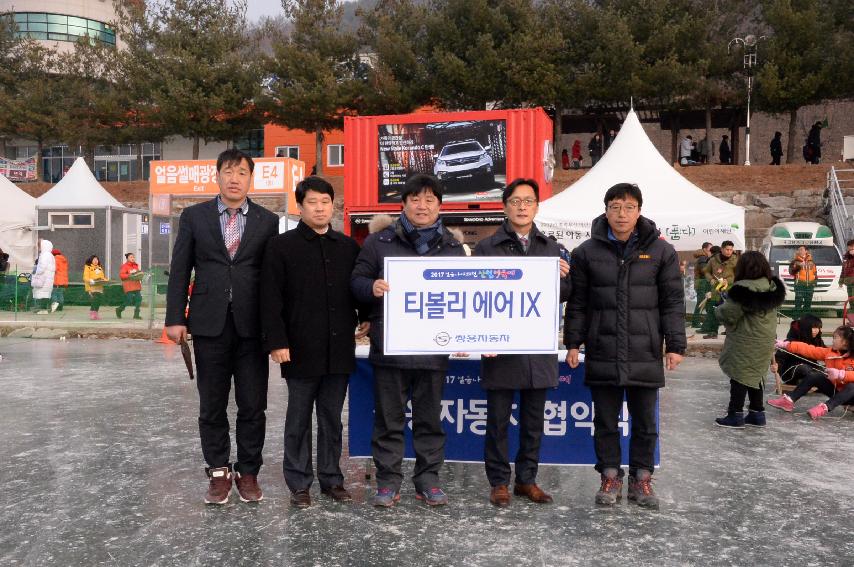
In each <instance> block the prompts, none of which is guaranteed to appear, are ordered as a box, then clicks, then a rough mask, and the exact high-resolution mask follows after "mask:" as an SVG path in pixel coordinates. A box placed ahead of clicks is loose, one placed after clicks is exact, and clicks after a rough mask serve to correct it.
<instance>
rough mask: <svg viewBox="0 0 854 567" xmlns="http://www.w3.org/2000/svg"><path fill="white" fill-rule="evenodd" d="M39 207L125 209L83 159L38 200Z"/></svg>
mask: <svg viewBox="0 0 854 567" xmlns="http://www.w3.org/2000/svg"><path fill="white" fill-rule="evenodd" d="M38 206H39V208H40V209H42V208H55V207H120V208H121V207H124V205H122V204H121V203H120V202H119V201H117V200H116V198H115V197H113V196H112V195H110V194H109V193H108V192H107V190H106V189H104V188H103V187H102V186H101V184H100V183H98V180H97V179H95V176H94V175H93V174H92V171H91V170H90V169H89V166H88V165H86V162H85V161H84V160H83V158H77V159H76V160H74V164H73V165H72V166H71V167H70V168H69V170H68V173H66V174H65V176H63V178H62V179H60V180H59V183H57V184H56V185H54V186H53V187H52V188H51V189H50V191H48V192H47V193H45V194H44V195H42V196H41V197H39V198H38Z"/></svg>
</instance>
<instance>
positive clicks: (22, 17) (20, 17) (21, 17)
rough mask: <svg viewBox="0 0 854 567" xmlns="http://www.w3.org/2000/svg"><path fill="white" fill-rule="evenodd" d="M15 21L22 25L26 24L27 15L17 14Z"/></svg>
mask: <svg viewBox="0 0 854 567" xmlns="http://www.w3.org/2000/svg"><path fill="white" fill-rule="evenodd" d="M15 21H16V22H18V23H19V24H20V23H24V22H26V21H27V14H15Z"/></svg>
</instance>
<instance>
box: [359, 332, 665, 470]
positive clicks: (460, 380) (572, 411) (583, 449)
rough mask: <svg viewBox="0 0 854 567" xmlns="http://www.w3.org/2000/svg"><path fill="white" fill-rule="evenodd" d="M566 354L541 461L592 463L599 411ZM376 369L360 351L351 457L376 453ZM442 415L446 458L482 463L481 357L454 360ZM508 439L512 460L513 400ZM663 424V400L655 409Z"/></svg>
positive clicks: (408, 435) (623, 413)
mask: <svg viewBox="0 0 854 567" xmlns="http://www.w3.org/2000/svg"><path fill="white" fill-rule="evenodd" d="M565 357H566V352H565V351H562V352H560V353H559V354H556V355H555V358H556V360H555V364H558V370H559V373H560V381H559V382H558V387H557V388H550V389H549V390H548V391H547V398H546V407H545V411H544V412H543V438H542V445H541V447H540V464H543V465H547V464H548V465H579V466H580V465H593V464H595V463H596V452H595V451H594V448H593V427H594V426H593V415H594V412H595V411H596V408H595V406H594V405H593V400H592V399H591V396H590V390H589V389H588V388H587V387H586V386H585V385H584V363H583V362H582V363H581V364H580V365H579V366H578V368H574V369H572V368H570V367H569V366H568V365H567V364H566V363H565V362H563V360H564V358H565ZM373 384H374V380H373V367H372V365H371V363H370V362H369V361H368V360H367V359H366V358H364V354H363V353H360V352H359V349H357V359H356V371H355V372H354V373H353V374H351V375H350V389H349V391H348V395H347V399H348V402H349V406H348V408H349V425H348V431H349V454H350V458H351V459H360V458H370V457H371V433H372V431H373V425H374V393H373ZM440 403H441V408H442V409H441V413H440V419H441V422H442V427H443V429H444V430H445V436H446V437H445V460H446V461H451V462H467V463H480V462H483V443H484V439H485V436H486V391H485V390H484V389H483V388H482V387H481V385H480V360H477V359H476V358H474V359H454V358H452V359H451V361H450V364H449V365H448V372H447V374H446V376H445V384H444V386H443V388H442V400H441V402H440ZM512 407H513V409H512V413H511V417H510V426H509V427H508V434H507V442H508V452H509V455H510V460H511V461H512V460H513V459H514V458H515V454H516V451H517V450H518V447H519V433H518V428H519V410H518V407H517V403H515V402H514V403H513V406H512ZM655 418H656V424H658V404H657V403H656V408H655ZM618 420H619V421H618V426H617V428H618V430H619V434H620V447H621V450H622V464H623V465H627V464H628V456H629V433H630V431H631V417H630V416H629V411H628V407H627V404H626V402H623V407H622V408H621V410H620V413H619V416H618ZM404 437H405V443H406V445H405V447H406V449H405V458H407V459H412V458H414V457H415V453H414V451H413V449H412V408H411V405H409V404H408V405H407V408H406V427H404ZM654 462H655V465H656V466H658V465H659V462H660V453H659V446H658V443H656V447H655V461H654Z"/></svg>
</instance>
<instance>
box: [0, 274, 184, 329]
mask: <svg viewBox="0 0 854 567" xmlns="http://www.w3.org/2000/svg"><path fill="white" fill-rule="evenodd" d="M166 269H167V266H165V265H164V266H152V267H151V269H150V270H148V271H146V272H145V273H144V275H143V277H142V280H141V281H140V283H141V284H142V289H141V290H140V296H141V297H140V299H141V305H140V309H139V317H135V315H136V299H135V298H134V297H133V296H130V297H128V296H126V294H125V292H124V289H123V287H122V283H121V281H114V280H110V281H108V282H106V283H105V284H104V285H103V286H102V291H101V292H100V293H98V294H97V295H96V294H93V293H90V292H87V291H86V289H85V285H84V284H83V283H82V282H79V281H70V282H69V284H68V285H67V286H54V287H53V290H52V294H51V297H50V298H49V299H42V300H37V299H35V298H34V297H33V288H32V285H31V279H32V274H31V273H30V272H24V271H18V270H16V269H12V270H11V271H9V272H6V273H0V323H2V322H4V321H7V322H8V321H16V322H28V321H32V322H34V323H45V324H46V323H50V322H55V323H57V326H68V325H74V324H78V323H85V324H87V325H90V324H91V325H99V324H112V325H113V326H115V325H116V324H117V323H120V324H122V325H123V326H133V327H137V328H148V329H150V328H152V327H154V326H159V325H161V324H162V323H163V318H164V313H165V309H166V285H167V283H168V275H167V274H166ZM119 308H121V309H119ZM95 309H97V313H98V315H97V317H93V316H92V311H93V310H95ZM117 311H119V312H117Z"/></svg>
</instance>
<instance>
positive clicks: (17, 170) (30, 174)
mask: <svg viewBox="0 0 854 567" xmlns="http://www.w3.org/2000/svg"><path fill="white" fill-rule="evenodd" d="M0 175H3V176H5V177H6V179H8V180H9V181H12V182H15V183H19V182H22V181H35V180H36V157H35V156H33V157H31V158H29V159H25V160H20V161H16V160H11V159H6V158H3V157H0Z"/></svg>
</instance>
